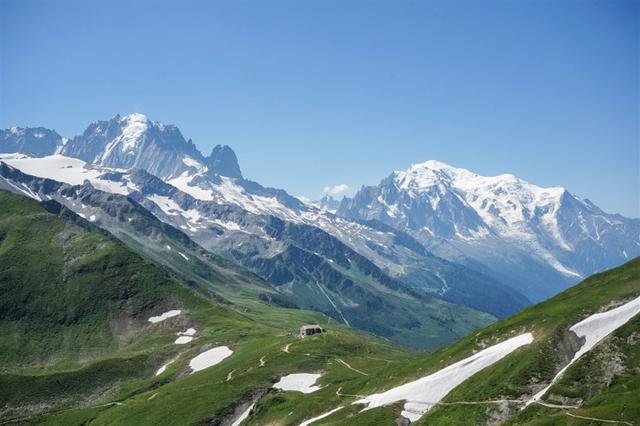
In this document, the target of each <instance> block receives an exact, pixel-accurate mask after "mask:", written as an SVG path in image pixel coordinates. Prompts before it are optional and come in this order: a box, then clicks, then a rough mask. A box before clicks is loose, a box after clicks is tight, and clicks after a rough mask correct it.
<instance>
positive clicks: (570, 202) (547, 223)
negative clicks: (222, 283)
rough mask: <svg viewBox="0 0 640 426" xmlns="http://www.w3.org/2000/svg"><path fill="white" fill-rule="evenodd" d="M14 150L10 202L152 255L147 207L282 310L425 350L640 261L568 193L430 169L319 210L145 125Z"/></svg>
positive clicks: (36, 141) (30, 137)
mask: <svg viewBox="0 0 640 426" xmlns="http://www.w3.org/2000/svg"><path fill="white" fill-rule="evenodd" d="M0 152H2V153H4V154H2V155H1V157H0V161H3V162H4V163H5V164H6V165H7V166H6V167H4V168H2V169H0V170H1V171H2V175H1V176H2V177H1V179H2V182H3V183H2V185H3V187H4V188H6V189H9V190H13V191H14V192H16V191H17V192H20V193H23V194H26V195H29V196H32V197H35V198H38V199H47V198H53V199H55V200H56V201H58V202H60V203H62V204H63V205H65V206H66V207H68V208H69V209H71V210H73V211H75V212H77V213H78V214H81V215H84V216H85V217H86V218H88V220H90V221H91V220H92V221H94V222H95V223H96V224H97V225H100V226H102V227H105V228H107V229H108V230H109V231H110V232H111V233H113V234H114V235H120V236H121V238H122V239H123V241H125V242H127V241H128V242H129V243H128V244H133V243H131V241H137V244H138V247H142V246H148V245H149V244H148V243H146V242H145V241H146V240H147V238H146V236H145V235H144V233H140V231H139V230H138V231H135V232H134V231H132V230H131V227H132V225H131V222H130V221H129V219H130V218H129V217H127V213H122V212H117V213H114V210H117V209H116V208H115V207H114V205H119V206H123V205H126V206H127V207H126V210H125V211H130V209H133V207H130V206H128V204H127V203H131V201H133V202H134V203H135V205H137V206H140V208H142V209H144V210H146V211H148V212H149V213H150V216H148V217H153V218H156V219H158V220H159V221H161V222H163V223H165V224H167V225H169V226H170V227H171V228H172V229H173V230H175V232H178V231H179V232H180V233H182V234H183V235H184V238H186V240H191V241H193V242H194V243H195V244H196V247H198V250H200V249H202V250H203V252H205V253H209V254H211V255H217V256H219V258H221V259H222V258H224V259H226V260H227V261H231V262H234V263H238V264H240V265H242V266H243V267H245V268H248V269H249V270H251V271H252V272H253V273H255V274H257V275H258V276H260V277H261V278H262V279H264V280H266V281H267V282H268V283H269V285H270V287H269V286H267V287H265V288H269V289H270V290H271V293H272V292H273V290H275V291H276V292H277V294H278V295H282V297H283V299H282V300H289V301H290V303H293V304H295V305H297V306H299V307H302V308H307V309H313V310H317V311H320V312H323V313H325V314H327V315H329V316H331V317H333V318H334V319H336V320H338V321H341V322H343V323H345V324H348V325H352V326H354V327H358V328H362V329H364V330H368V331H371V332H374V333H376V334H379V335H382V336H385V337H388V338H391V339H395V340H396V341H398V342H401V343H404V344H409V345H414V346H418V347H422V348H429V349H432V348H435V347H437V346H440V345H442V344H444V343H447V342H450V341H452V340H454V339H456V338H458V337H461V336H462V335H465V334H467V333H469V332H470V331H471V330H473V329H474V328H477V327H479V326H482V325H486V324H487V323H489V322H491V321H493V320H495V318H496V317H498V318H501V317H505V316H508V315H510V314H513V313H515V312H517V311H519V310H520V309H522V308H523V307H525V306H527V305H528V304H530V303H531V302H534V301H540V300H543V299H545V298H547V297H549V296H551V295H553V294H555V293H557V292H558V291H561V290H562V289H564V288H567V287H568V286H570V285H571V284H573V283H575V282H577V281H578V280H579V279H580V278H581V277H584V276H587V275H590V274H592V273H594V272H597V271H600V270H604V269H606V268H609V267H612V266H615V265H618V264H620V263H623V262H624V261H625V260H626V259H630V258H633V257H635V256H637V255H639V254H640V220H638V219H628V218H624V217H621V216H619V215H610V214H606V213H604V212H602V211H601V210H600V209H599V208H597V207H596V206H595V205H593V204H592V203H591V202H589V201H588V200H580V199H578V198H576V197H574V196H573V195H571V194H570V193H569V192H568V191H566V190H564V189H562V188H541V187H538V186H535V185H533V184H529V183H527V182H525V181H522V180H520V179H518V178H516V177H514V176H512V175H501V176H496V177H482V176H478V175H476V174H474V173H472V172H469V171H467V170H464V169H458V168H454V167H451V166H448V165H446V164H443V163H439V162H435V161H428V162H426V163H422V164H417V165H414V166H412V167H410V168H409V169H408V170H407V171H402V172H394V173H393V174H392V175H390V176H389V177H388V178H386V179H384V180H382V182H381V183H380V184H379V185H378V186H372V187H363V188H362V189H361V190H360V191H359V192H358V193H357V194H356V195H355V196H354V197H353V198H345V199H343V200H342V201H341V202H340V203H339V205H336V204H335V203H331V200H329V199H325V200H324V202H323V203H320V204H318V205H314V204H313V203H305V202H303V201H301V200H299V199H297V198H295V197H293V196H291V195H289V194H288V193H286V192H285V191H284V190H281V189H274V188H266V187H263V186H262V185H260V184H259V183H257V182H253V181H251V180H248V179H246V178H244V177H243V174H242V172H241V170H240V167H239V164H238V160H237V158H236V155H235V153H234V152H233V150H232V149H231V148H230V147H228V146H220V145H218V146H216V147H215V148H214V149H213V151H212V153H211V155H209V156H208V157H205V156H204V155H202V154H201V153H200V151H198V149H197V148H196V146H195V145H194V143H193V142H192V141H191V140H186V139H185V138H184V137H183V136H182V134H181V133H180V131H179V129H178V128H177V127H175V126H173V125H165V124H162V123H158V122H153V121H151V120H149V119H148V118H147V117H145V116H144V115H142V114H130V115H127V116H119V115H117V116H115V117H113V118H112V119H110V120H105V121H97V122H94V123H92V124H90V125H89V126H88V128H87V129H86V130H85V132H84V133H83V134H82V135H79V136H76V137H73V138H64V137H62V136H60V135H58V134H57V133H55V132H54V131H52V130H47V129H42V128H35V129H31V128H27V129H23V128H12V129H8V130H5V131H0ZM16 170H19V171H20V172H21V173H17V172H16ZM53 182H58V183H64V184H66V186H61V185H59V184H55V183H53ZM88 194H93V195H91V196H90V195H88ZM95 194H97V195H95ZM114 199H117V200H119V201H118V203H114V202H113V200H114ZM88 200H91V203H89V202H88ZM96 200H99V201H96ZM127 200H131V201H127ZM172 232H173V231H172ZM175 232H173V233H175ZM132 235H134V237H132ZM163 238H164V237H163ZM130 246H131V247H133V246H132V245H130ZM169 246H170V247H171V244H169ZM162 250H163V244H156V245H155V247H154V253H155V255H154V256H155V257H154V258H155V260H156V261H157V262H161V263H162V262H165V263H166V261H165V260H164V256H163V253H162ZM165 250H167V249H165ZM183 254H184V255H185V256H186V257H189V255H188V254H186V253H183ZM177 256H178V257H180V256H179V255H177ZM172 258H176V256H175V255H174V256H172ZM183 266H184V265H183ZM184 269H188V268H186V267H184ZM218 290H219V291H218V293H220V292H221V290H220V289H218ZM212 291H214V290H212ZM266 293H270V292H269V291H266V292H265V294H266ZM222 297H224V296H222ZM263 297H267V296H263ZM287 303H289V302H287ZM425 337H427V338H426V339H425Z"/></svg>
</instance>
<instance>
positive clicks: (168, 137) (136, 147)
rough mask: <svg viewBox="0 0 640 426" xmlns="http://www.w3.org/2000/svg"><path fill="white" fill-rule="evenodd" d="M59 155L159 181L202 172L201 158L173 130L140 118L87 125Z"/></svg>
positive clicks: (198, 153)
mask: <svg viewBox="0 0 640 426" xmlns="http://www.w3.org/2000/svg"><path fill="white" fill-rule="evenodd" d="M61 153H62V154H64V155H66V156H69V157H74V158H79V159H81V160H83V161H86V162H88V163H91V164H96V165H100V166H105V167H112V168H119V169H130V168H140V169H144V170H146V171H148V172H149V173H152V174H155V175H157V176H159V177H161V178H167V177H171V176H177V175H180V174H182V173H184V172H185V171H189V172H194V171H197V170H200V169H202V168H203V167H204V166H203V165H202V164H201V163H202V161H203V158H202V155H201V154H200V152H199V151H198V150H197V149H196V147H195V145H193V143H192V142H191V141H187V140H185V139H184V137H183V136H182V134H181V133H180V130H178V128H177V127H176V126H173V125H166V124H162V123H159V122H157V121H153V122H152V121H151V120H149V119H148V118H147V117H146V116H145V115H144V114H140V113H133V114H129V115H125V116H120V115H116V116H115V117H113V118H112V119H110V120H107V121H97V122H94V123H92V124H91V125H89V127H88V128H87V129H86V130H85V132H84V133H83V134H82V135H81V136H77V137H75V138H74V139H73V140H72V141H70V143H69V144H67V145H66V146H65V147H64V148H63V149H62V150H61Z"/></svg>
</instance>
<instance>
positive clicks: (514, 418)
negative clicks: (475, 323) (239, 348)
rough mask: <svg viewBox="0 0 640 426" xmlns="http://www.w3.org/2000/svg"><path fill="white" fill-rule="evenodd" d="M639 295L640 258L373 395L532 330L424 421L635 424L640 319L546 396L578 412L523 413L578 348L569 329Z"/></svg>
mask: <svg viewBox="0 0 640 426" xmlns="http://www.w3.org/2000/svg"><path fill="white" fill-rule="evenodd" d="M638 296H640V258H638V259H635V260H632V261H631V262H628V263H627V264H625V265H623V266H621V267H619V268H616V269H612V270H610V271H607V272H604V273H601V274H597V275H594V276H592V277H590V278H588V279H587V280H585V281H584V282H582V283H580V284H579V285H577V286H575V287H573V288H571V289H569V290H567V291H565V292H563V293H561V294H560V295H558V296H556V297H554V298H552V299H550V300H548V301H546V302H544V303H541V304H538V305H535V306H533V307H530V308H528V309H526V310H524V311H523V312H521V313H519V314H517V315H515V316H513V317H511V318H508V319H506V320H503V321H499V322H497V323H495V324H493V325H491V326H489V327H487V328H485V329H483V330H481V331H480V332H478V333H475V334H474V335H471V336H468V337H466V338H463V339H461V340H460V341H458V342H456V343H454V344H453V345H450V346H448V347H446V348H443V349H440V350H438V351H436V352H434V353H432V354H429V355H424V356H418V357H416V358H413V359H412V360H410V361H407V362H405V363H403V364H401V365H400V366H398V368H395V369H393V370H390V371H389V370H387V371H385V373H384V374H385V375H391V376H393V378H392V377H389V379H390V380H387V381H386V383H385V384H384V385H382V386H379V387H378V386H374V391H375V392H380V391H384V390H387V389H389V388H391V387H393V386H397V385H398V384H402V383H406V382H409V381H412V380H415V379H417V378H419V377H423V376H426V375H428V374H430V373H433V372H435V371H438V370H440V369H441V368H443V367H444V366H447V365H449V364H452V363H453V362H455V361H458V360H460V359H463V358H466V357H467V356H469V355H471V354H472V353H474V352H475V351H477V350H479V349H482V348H484V347H486V346H489V345H491V344H494V343H496V342H499V341H503V340H505V339H506V338H507V337H511V336H514V335H517V334H520V333H523V332H532V333H533V335H534V338H535V341H534V342H533V343H532V344H531V345H528V346H525V347H522V348H520V349H518V350H516V351H515V352H514V353H512V354H510V355H509V356H507V357H506V358H505V359H503V360H501V361H499V362H497V363H496V364H494V365H493V366H491V367H489V368H486V369H484V370H482V371H481V372H479V373H477V374H476V375H474V376H472V377H471V378H470V379H469V380H467V381H465V382H464V383H463V384H462V385H460V386H458V387H457V388H455V389H454V390H453V391H452V392H450V393H449V394H448V395H447V396H446V397H445V398H444V399H443V401H442V403H440V404H438V405H436V406H435V407H434V408H432V409H431V410H430V411H428V412H427V414H426V415H424V416H423V417H422V418H421V419H420V420H419V421H418V422H417V424H425V425H426V424H430V425H450V424H456V425H481V424H502V423H505V424H514V425H515V424H540V425H550V424H554V425H555V424H589V422H587V421H585V420H584V419H580V418H578V417H572V415H573V416H583V417H595V418H601V419H606V420H612V421H619V422H622V423H621V424H625V423H624V422H628V423H629V424H636V423H634V422H637V419H638V418H640V399H638V398H637V395H638V392H639V391H640V383H639V382H638V371H640V357H639V354H638V345H637V342H638V340H639V339H640V328H639V325H640V323H639V321H640V319H639V318H638V317H636V318H635V319H633V320H631V321H630V322H629V323H627V324H626V326H624V327H622V328H620V329H618V330H617V331H616V332H615V333H613V334H612V335H611V336H609V337H608V338H606V339H605V340H604V341H603V342H602V343H601V344H600V345H598V346H596V348H594V350H593V351H592V352H589V353H588V354H587V355H585V356H584V357H583V358H581V359H580V360H579V361H578V362H577V363H575V364H574V365H572V366H571V367H570V368H569V369H568V370H567V372H566V374H565V375H564V376H563V379H562V380H561V381H560V382H559V383H557V384H556V385H555V386H553V387H552V388H551V389H550V391H549V392H548V393H547V394H546V397H545V398H543V402H545V403H548V404H555V405H567V406H579V408H577V409H557V408H547V407H542V406H540V405H538V404H533V405H531V406H529V407H528V408H526V409H525V410H521V408H523V407H524V402H525V401H527V400H528V399H529V398H530V397H531V396H532V395H533V394H535V393H536V392H537V391H539V390H540V389H542V388H544V387H545V386H546V384H548V383H549V382H550V380H551V379H552V378H553V377H554V376H555V374H556V373H557V372H558V371H559V370H560V368H561V367H562V366H564V365H565V364H566V363H567V362H568V361H569V359H570V358H571V357H572V356H573V353H574V352H575V350H576V349H577V348H576V347H572V345H571V342H570V340H571V338H570V337H569V336H568V332H567V331H568V329H569V327H571V326H572V325H573V324H575V323H577V322H579V321H580V320H582V319H584V318H585V317H587V316H589V315H591V314H593V313H596V312H598V311H602V310H607V309H611V308H613V307H615V306H617V304H620V303H622V302H626V301H629V300H631V299H633V298H635V297H638ZM372 380H375V379H372ZM343 392H344V393H351V394H368V392H370V391H369V390H368V389H366V392H362V389H358V388H345V389H344V391H343ZM354 399H355V398H352V400H354ZM401 406H402V404H399V405H398V406H392V407H382V408H379V409H375V410H371V411H367V412H365V413H361V414H360V413H358V409H357V408H350V409H349V410H341V411H339V412H337V413H335V414H334V415H332V416H330V417H327V418H325V419H323V421H319V422H317V423H314V425H322V424H347V423H348V424H350V425H354V424H363V425H364V424H373V423H371V422H374V423H376V424H378V422H379V424H388V423H387V421H386V420H384V419H388V418H390V417H393V418H395V417H397V416H398V415H399V413H400V407H401ZM333 407H335V406H329V407H327V408H329V409H330V408H333ZM325 411H326V410H325ZM567 413H569V414H567ZM354 414H355V415H354ZM256 424H260V422H259V421H258V422H256ZM593 424H600V423H599V422H593Z"/></svg>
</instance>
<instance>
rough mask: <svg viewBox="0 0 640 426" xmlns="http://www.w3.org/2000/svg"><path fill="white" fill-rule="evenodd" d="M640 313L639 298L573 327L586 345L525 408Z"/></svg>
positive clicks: (572, 329)
mask: <svg viewBox="0 0 640 426" xmlns="http://www.w3.org/2000/svg"><path fill="white" fill-rule="evenodd" d="M638 313H640V297H637V298H635V299H633V300H632V301H630V302H628V303H625V304H624V305H622V306H618V307H617V308H615V309H611V310H609V311H605V312H600V313H598V314H593V315H591V316H589V317H587V318H585V319H583V320H582V321H580V322H579V323H577V324H575V325H574V326H573V327H571V328H570V329H569V330H571V331H573V332H574V333H576V335H577V336H578V337H584V339H585V342H584V344H583V345H582V347H580V349H579V350H578V352H576V353H575V355H574V356H573V358H572V359H571V361H569V364H567V365H566V366H565V367H564V368H563V369H561V370H560V371H559V372H558V374H556V376H555V377H554V378H553V380H552V381H551V383H549V386H547V387H546V388H544V389H542V390H541V391H540V392H538V393H537V394H535V395H534V396H533V398H531V399H530V400H529V401H527V404H526V405H525V407H526V406H528V405H529V404H531V403H533V402H535V401H538V400H539V399H540V398H542V397H543V396H544V394H546V393H547V391H548V390H549V388H550V387H551V386H553V384H554V383H555V382H556V381H558V379H559V378H560V376H562V374H563V373H564V372H565V371H566V370H567V368H569V366H571V364H573V363H574V362H576V361H577V360H578V359H579V358H580V357H581V356H582V355H584V354H585V353H587V352H589V351H590V350H591V349H593V347H594V346H595V345H597V344H598V343H600V341H601V340H602V339H604V338H605V337H607V336H608V335H609V334H611V333H613V332H614V331H616V330H617V329H618V328H620V327H622V326H623V325H625V324H626V323H627V322H628V321H629V320H630V319H631V318H633V317H634V316H636V315H638Z"/></svg>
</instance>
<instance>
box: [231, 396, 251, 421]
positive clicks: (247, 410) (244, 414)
mask: <svg viewBox="0 0 640 426" xmlns="http://www.w3.org/2000/svg"><path fill="white" fill-rule="evenodd" d="M255 405H256V403H255V402H254V403H253V404H251V405H250V406H249V408H247V409H246V410H244V412H243V413H242V414H240V416H239V417H238V418H237V419H236V420H235V421H234V422H233V423H231V426H240V424H241V423H242V422H243V421H245V419H246V418H247V417H249V413H251V410H252V409H253V407H255Z"/></svg>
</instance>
